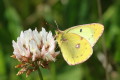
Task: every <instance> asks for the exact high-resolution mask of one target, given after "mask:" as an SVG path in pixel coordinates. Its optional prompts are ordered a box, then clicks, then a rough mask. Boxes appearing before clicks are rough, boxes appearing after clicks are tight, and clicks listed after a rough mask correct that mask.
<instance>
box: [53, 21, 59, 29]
mask: <svg viewBox="0 0 120 80" xmlns="http://www.w3.org/2000/svg"><path fill="white" fill-rule="evenodd" d="M54 22H55V24H56V26H57V30H59V27H58V24H57V22H56V20H55V21H54Z"/></svg>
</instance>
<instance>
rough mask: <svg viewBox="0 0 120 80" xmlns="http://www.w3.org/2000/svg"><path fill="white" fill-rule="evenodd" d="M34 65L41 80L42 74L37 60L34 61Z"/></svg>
mask: <svg viewBox="0 0 120 80" xmlns="http://www.w3.org/2000/svg"><path fill="white" fill-rule="evenodd" d="M36 65H37V69H38V70H37V71H38V75H39V78H40V80H43V76H42V73H41V70H40V68H39V66H38V64H37V62H36Z"/></svg>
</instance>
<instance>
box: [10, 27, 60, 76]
mask: <svg viewBox="0 0 120 80" xmlns="http://www.w3.org/2000/svg"><path fill="white" fill-rule="evenodd" d="M55 47H56V41H55V40H54V37H53V36H52V33H51V32H46V30H45V29H44V28H42V31H41V32H38V31H37V30H36V29H35V30H33V31H32V30H31V29H29V30H26V31H24V32H23V31H22V32H21V34H20V37H18V38H17V41H16V42H15V41H14V40H13V48H14V52H13V55H12V57H14V58H16V59H17V60H18V61H20V62H22V64H20V65H17V66H16V67H17V68H18V67H21V68H22V69H21V70H20V71H19V72H18V74H17V75H20V74H22V73H23V72H25V71H27V74H29V73H28V72H30V70H27V69H28V68H27V67H28V64H29V65H32V67H34V69H33V70H31V72H32V71H34V70H35V64H34V62H37V63H38V65H39V66H42V67H46V64H48V62H49V61H55V59H56V56H57V55H58V54H59V52H55ZM33 65H34V66H33Z"/></svg>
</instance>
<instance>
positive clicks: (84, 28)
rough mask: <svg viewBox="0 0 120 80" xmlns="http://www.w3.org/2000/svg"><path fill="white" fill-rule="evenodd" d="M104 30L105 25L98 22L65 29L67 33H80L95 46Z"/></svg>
mask: <svg viewBox="0 0 120 80" xmlns="http://www.w3.org/2000/svg"><path fill="white" fill-rule="evenodd" d="M103 30H104V27H103V25H101V24H98V23H92V24H85V25H78V26H74V27H72V28H69V29H67V30H65V32H64V33H65V34H66V33H75V34H78V35H80V36H82V37H84V38H85V39H87V40H88V41H89V43H90V44H91V46H92V47H93V46H94V44H95V43H96V42H97V40H98V39H99V37H100V36H101V35H102V33H103Z"/></svg>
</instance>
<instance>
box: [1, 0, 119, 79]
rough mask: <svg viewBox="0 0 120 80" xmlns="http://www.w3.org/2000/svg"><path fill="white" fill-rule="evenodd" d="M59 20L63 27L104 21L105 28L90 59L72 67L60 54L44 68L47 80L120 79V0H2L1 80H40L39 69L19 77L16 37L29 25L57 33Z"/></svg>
mask: <svg viewBox="0 0 120 80" xmlns="http://www.w3.org/2000/svg"><path fill="white" fill-rule="evenodd" d="M55 20H56V22H57V23H58V25H59V28H60V29H61V30H65V29H67V28H69V27H72V26H75V25H80V24H88V23H95V22H100V23H102V24H103V25H104V26H105V31H104V33H103V36H102V38H100V40H99V41H98V42H97V44H96V45H95V46H94V53H93V55H92V56H91V57H90V59H88V60H87V61H86V62H84V63H82V64H79V65H76V66H69V65H68V64H67V63H66V62H65V61H64V60H63V58H62V56H61V55H59V56H58V57H57V61H56V62H55V63H51V64H50V69H49V70H47V69H43V68H41V70H42V74H43V78H44V80H120V0H101V1H100V0H0V80H39V76H38V74H37V71H36V72H32V73H31V74H30V76H29V77H28V78H26V77H25V74H23V75H20V76H16V73H17V72H18V70H20V69H15V68H14V66H15V65H17V64H19V62H18V61H17V60H15V59H12V58H10V56H11V55H12V54H13V48H12V40H15V41H16V39H17V37H18V36H19V34H20V32H21V30H27V29H29V28H31V29H35V28H36V27H37V29H38V30H39V31H40V30H41V27H45V28H46V29H47V31H49V30H51V31H52V32H53V34H54V33H55V28H54V27H52V26H55V27H56V25H55V23H54V21H55ZM46 23H47V24H46ZM51 25H52V26H51Z"/></svg>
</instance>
